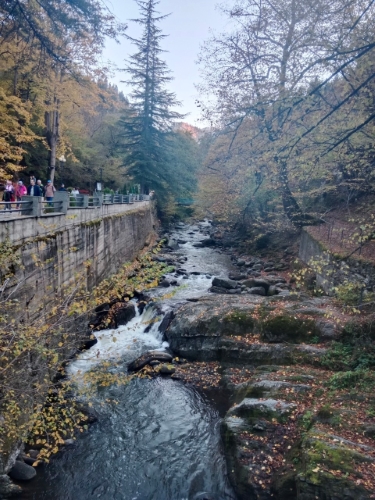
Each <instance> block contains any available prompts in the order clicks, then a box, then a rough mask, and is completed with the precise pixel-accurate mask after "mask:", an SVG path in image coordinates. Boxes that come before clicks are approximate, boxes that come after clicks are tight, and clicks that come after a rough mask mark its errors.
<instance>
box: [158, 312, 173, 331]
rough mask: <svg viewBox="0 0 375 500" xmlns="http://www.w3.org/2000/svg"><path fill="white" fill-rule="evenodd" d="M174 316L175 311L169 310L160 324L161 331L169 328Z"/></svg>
mask: <svg viewBox="0 0 375 500" xmlns="http://www.w3.org/2000/svg"><path fill="white" fill-rule="evenodd" d="M173 318H174V312H173V311H168V312H167V313H166V314H165V315H164V318H163V320H162V322H161V323H160V325H159V332H161V333H165V331H166V330H167V328H168V327H169V325H170V323H171V321H172V319H173Z"/></svg>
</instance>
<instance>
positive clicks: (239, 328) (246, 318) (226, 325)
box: [223, 309, 254, 335]
mask: <svg viewBox="0 0 375 500" xmlns="http://www.w3.org/2000/svg"><path fill="white" fill-rule="evenodd" d="M253 329H254V319H253V317H252V316H251V314H249V313H248V312H246V311H241V310H238V309H237V310H234V311H231V312H229V313H228V314H227V315H226V316H224V318H223V333H224V335H246V334H247V333H251V332H252V331H253Z"/></svg>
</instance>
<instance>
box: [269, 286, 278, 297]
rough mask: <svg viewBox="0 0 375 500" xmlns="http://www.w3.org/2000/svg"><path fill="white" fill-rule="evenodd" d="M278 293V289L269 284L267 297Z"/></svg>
mask: <svg viewBox="0 0 375 500" xmlns="http://www.w3.org/2000/svg"><path fill="white" fill-rule="evenodd" d="M277 294H278V290H277V288H276V287H275V286H274V285H271V286H270V287H269V289H268V292H267V295H268V296H269V297H273V296H274V295H277Z"/></svg>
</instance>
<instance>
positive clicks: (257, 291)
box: [248, 286, 266, 296]
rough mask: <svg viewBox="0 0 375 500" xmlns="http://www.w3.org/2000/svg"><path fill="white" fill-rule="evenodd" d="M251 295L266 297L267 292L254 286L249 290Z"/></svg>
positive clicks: (260, 287)
mask: <svg viewBox="0 0 375 500" xmlns="http://www.w3.org/2000/svg"><path fill="white" fill-rule="evenodd" d="M248 293H250V294H251V295H263V296H264V295H266V290H265V289H264V288H263V287H262V286H254V287H252V288H249V292H248Z"/></svg>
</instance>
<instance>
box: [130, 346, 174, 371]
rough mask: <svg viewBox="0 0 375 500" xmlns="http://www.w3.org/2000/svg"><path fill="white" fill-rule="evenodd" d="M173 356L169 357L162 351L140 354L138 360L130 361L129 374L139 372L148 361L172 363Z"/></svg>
mask: <svg viewBox="0 0 375 500" xmlns="http://www.w3.org/2000/svg"><path fill="white" fill-rule="evenodd" d="M172 359H173V356H171V355H170V354H169V353H167V352H163V351H149V352H146V353H145V354H142V356H140V357H139V358H137V359H135V360H134V361H132V362H131V363H130V364H129V366H128V371H129V372H137V371H139V370H141V369H142V368H143V367H144V366H146V365H148V364H149V362H150V361H155V360H156V361H163V362H170V361H172Z"/></svg>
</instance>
